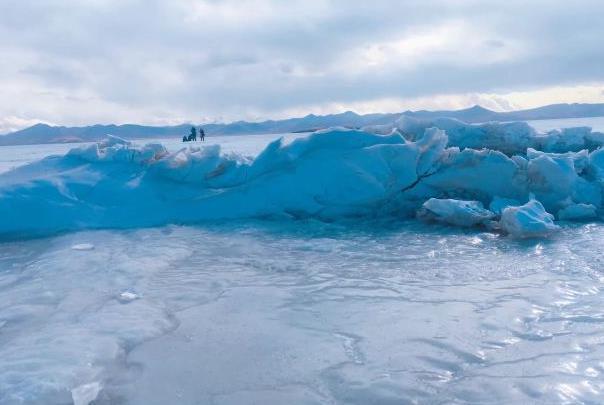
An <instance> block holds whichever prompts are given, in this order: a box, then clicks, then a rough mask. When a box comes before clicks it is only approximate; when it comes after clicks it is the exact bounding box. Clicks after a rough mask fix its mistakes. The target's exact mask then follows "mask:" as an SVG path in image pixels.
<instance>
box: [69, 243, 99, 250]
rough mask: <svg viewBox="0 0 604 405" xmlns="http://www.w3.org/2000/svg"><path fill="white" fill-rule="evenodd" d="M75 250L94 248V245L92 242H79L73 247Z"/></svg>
mask: <svg viewBox="0 0 604 405" xmlns="http://www.w3.org/2000/svg"><path fill="white" fill-rule="evenodd" d="M71 248H72V249H73V250H92V249H94V245H93V244H92V243H78V244H76V245H73V246H72V247H71Z"/></svg>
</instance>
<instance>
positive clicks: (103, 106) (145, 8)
mask: <svg viewBox="0 0 604 405" xmlns="http://www.w3.org/2000/svg"><path fill="white" fill-rule="evenodd" d="M579 3H580V4H578V3H577V4H576V3H573V4H572V5H571V4H569V3H568V2H565V1H562V0H560V1H552V0H547V1H546V0H536V1H533V2H530V3H527V2H526V1H520V0H508V1H503V0H501V1H499V0H496V1H492V2H484V1H478V0H468V1H464V2H458V1H452V0H431V1H424V0H408V1H405V2H392V1H389V0H374V1H372V2H366V1H360V0H358V1H344V0H313V1H307V0H304V1H303V0H292V1H288V2H283V1H277V0H254V1H252V0H223V1H219V0H205V1H204V0H174V1H161V0H119V1H118V0H86V1H80V2H71V1H67V0H47V1H44V2H0V56H1V57H2V60H3V61H9V63H0V117H5V118H4V120H7V119H8V118H6V117H17V118H18V119H21V120H24V121H22V122H29V121H30V120H40V121H47V122H56V123H61V124H68V125H72V124H89V123H94V122H141V123H150V122H154V123H162V122H176V121H178V120H191V121H201V120H215V119H220V120H231V119H250V118H271V117H283V116H285V115H288V114H292V113H293V112H299V113H300V114H306V113H308V112H314V113H327V112H337V111H339V110H342V109H355V110H358V111H359V112H369V111H381V110H388V109H389V108H393V109H394V108H396V110H404V109H407V108H418V107H421V108H450V107H465V106H467V105H469V104H472V103H476V102H480V103H482V104H484V105H485V106H487V107H492V108H499V109H508V108H511V107H516V106H520V107H521V106H529V105H530V106H532V105H534V104H546V103H550V102H562V101H582V100H589V101H591V102H598V101H604V95H603V94H602V86H601V83H604V71H603V70H602V69H601V66H602V65H604V54H603V53H602V52H601V38H602V37H604V26H603V25H602V24H601V23H600V22H599V16H601V15H602V13H603V12H604V3H602V2H601V1H599V0H598V1H595V0H594V1H591V0H583V1H581V2H579ZM552 89H561V90H559V91H557V90H552ZM11 128H12V126H11Z"/></svg>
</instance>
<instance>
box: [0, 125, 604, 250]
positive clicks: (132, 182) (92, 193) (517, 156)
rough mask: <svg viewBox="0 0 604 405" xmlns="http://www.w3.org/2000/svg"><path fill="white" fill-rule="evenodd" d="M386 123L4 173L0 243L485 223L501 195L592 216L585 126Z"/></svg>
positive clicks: (157, 148)
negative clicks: (94, 232) (441, 203)
mask: <svg viewBox="0 0 604 405" xmlns="http://www.w3.org/2000/svg"><path fill="white" fill-rule="evenodd" d="M370 129H371V130H373V131H375V132H380V131H381V132H387V131H386V129H384V128H370ZM387 129H389V130H390V131H391V133H390V134H389V135H379V134H376V133H370V132H367V131H368V130H369V129H367V130H365V131H362V130H349V129H343V128H332V129H329V130H324V131H319V132H316V133H314V134H311V135H309V136H307V137H305V138H300V139H296V140H295V141H293V142H292V143H290V144H284V142H283V141H282V140H281V139H279V140H276V141H274V142H271V143H270V144H268V145H267V146H266V148H265V149H264V150H263V151H262V152H261V153H260V154H259V155H258V156H256V157H255V158H249V157H246V156H242V155H239V154H235V153H222V152H221V150H220V147H219V146H218V145H213V146H209V147H205V148H197V147H185V148H182V149H180V150H178V151H175V152H169V151H168V150H167V149H166V148H165V147H164V146H162V145H161V144H147V145H144V146H139V145H136V144H132V143H130V142H127V141H124V140H121V139H119V138H115V137H110V138H108V139H107V140H105V141H103V142H100V143H97V144H92V145H89V146H85V147H79V148H74V149H72V150H70V151H69V152H68V153H67V154H65V155H64V156H55V157H48V158H46V159H42V160H40V161H37V162H34V163H32V164H30V165H27V166H22V167H19V168H17V169H15V170H12V171H10V172H7V173H3V174H0V211H1V212H9V213H10V215H4V216H2V217H0V238H5V239H6V238H14V237H19V236H37V235H44V234H51V233H54V232H58V231H67V230H69V231H73V230H81V229H91V228H136V227H146V226H157V225H164V224H168V223H179V224H187V223H197V222H202V221H217V220H227V219H249V218H294V219H301V218H315V219H319V220H326V221H333V220H340V219H345V218H359V217H365V218H375V217H399V218H407V217H414V216H416V214H417V212H418V210H423V212H425V211H426V209H427V207H426V206H425V205H424V204H425V203H426V202H427V201H430V199H432V198H434V199H441V200H458V201H459V202H458V203H455V202H449V203H447V204H449V205H450V208H451V207H457V208H460V207H462V206H463V205H464V204H465V203H463V201H474V202H475V203H474V204H476V206H478V204H481V205H482V206H483V207H489V206H491V205H493V207H494V208H493V209H492V210H491V211H492V212H493V213H494V216H493V217H492V219H493V220H494V221H499V219H500V218H499V216H500V215H502V213H503V211H504V208H505V204H504V205H501V201H508V202H509V201H517V202H518V203H517V204H520V203H525V202H527V201H528V200H529V197H530V196H531V195H533V196H534V199H535V200H536V201H538V202H539V203H540V204H541V205H542V206H543V208H544V210H545V212H547V213H560V215H562V216H563V217H564V219H565V220H573V219H585V218H587V216H586V215H587V214H586V213H585V212H583V213H582V214H581V215H579V214H578V213H577V209H578V208H576V207H582V209H583V211H585V206H589V207H590V208H589V209H590V212H589V217H590V218H593V217H595V216H598V215H599V211H600V210H601V208H602V204H603V201H602V191H603V190H602V188H603V184H604V183H603V182H602V180H603V179H604V177H603V173H604V170H603V169H604V163H603V162H604V158H603V157H602V150H601V149H594V148H596V147H598V146H599V145H600V144H599V143H598V142H599V139H601V138H602V137H601V136H600V135H601V134H598V133H594V132H592V131H591V130H590V129H589V128H574V129H572V128H571V129H565V130H561V131H553V132H552V131H550V132H551V133H547V134H540V133H537V132H536V131H535V130H534V129H532V128H531V127H530V126H528V125H527V124H526V123H488V124H480V125H469V124H465V123H462V122H460V121H457V120H452V119H447V118H442V119H437V120H434V121H429V122H428V121H421V120H416V119H411V118H408V117H405V118H403V119H401V120H399V121H397V122H396V123H395V124H393V125H392V126H391V127H389V128H387ZM550 138H551V139H550ZM579 147H585V148H586V149H581V150H578V149H579ZM539 148H540V149H544V150H539ZM554 151H555V152H554ZM430 204H432V203H429V204H428V205H430ZM422 207H423V208H422ZM572 207H575V208H572ZM465 209H466V211H467V209H468V207H466V208H465ZM489 215H490V214H489ZM436 217H440V218H441V219H443V218H444V217H442V216H439V215H436ZM447 217H448V218H449V219H448V220H445V222H448V223H450V224H453V225H464V226H465V225H467V224H469V223H471V222H472V221H473V220H470V219H469V218H466V219H465V220H462V219H459V218H457V217H456V216H455V215H453V216H447ZM489 219H491V218H489ZM476 224H484V221H477V222H476ZM500 228H501V229H504V230H506V229H516V228H514V227H511V226H501V227H500ZM552 229H553V228H552Z"/></svg>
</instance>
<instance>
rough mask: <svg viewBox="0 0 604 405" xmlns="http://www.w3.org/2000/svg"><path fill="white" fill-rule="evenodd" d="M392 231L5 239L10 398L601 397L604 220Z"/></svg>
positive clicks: (380, 226) (155, 232)
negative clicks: (518, 231)
mask: <svg viewBox="0 0 604 405" xmlns="http://www.w3.org/2000/svg"><path fill="white" fill-rule="evenodd" d="M383 222H384V223H381V222H379V221H375V220H372V221H368V222H366V223H364V224H361V223H360V222H358V221H355V224H353V225H351V224H346V225H345V224H342V223H339V222H338V223H332V224H327V223H322V222H318V221H312V220H309V221H297V222H286V223H284V222H271V221H257V222H252V223H249V224H242V223H239V224H234V223H231V224H225V225H221V226H217V225H214V226H204V227H188V226H186V227H182V226H167V227H162V228H149V229H138V230H122V231H116V230H103V231H86V232H77V233H70V234H64V235H61V236H55V237H52V238H44V239H31V240H26V241H18V242H16V241H15V242H5V243H2V244H0V268H1V269H2V270H1V271H0V325H1V326H0V403H1V404H3V405H15V404H19V405H22V404H45V405H48V404H50V405H55V404H70V403H75V404H89V403H91V402H90V401H93V400H94V402H92V404H94V405H105V404H107V405H109V404H129V405H130V404H131V405H138V404H141V405H143V404H144V405H156V404H157V405H160V404H161V405H163V404H184V405H189V404H199V403H202V404H205V403H208V404H217V405H222V404H244V405H245V404H258V403H262V404H269V403H270V404H272V403H296V404H383V403H459V404H461V403H472V404H476V403H497V404H503V403H519V404H520V403H531V404H551V403H599V402H600V401H601V397H602V395H603V393H604V382H603V381H604V380H603V379H602V376H603V375H604V374H603V373H604V344H603V343H604V337H603V334H602V322H603V321H604V316H603V314H604V304H603V303H604V288H603V287H604V273H603V272H602V268H603V267H602V258H601V255H600V251H601V247H602V240H604V226H602V225H600V224H581V225H577V226H569V225H567V224H566V225H564V228H563V229H562V230H561V231H560V232H558V233H557V235H556V236H555V237H553V238H551V239H548V240H545V241H534V240H522V241H518V240H515V239H510V238H505V237H500V236H498V234H495V233H490V232H481V231H479V230H470V229H467V230H466V229H461V230H460V229H457V228H451V227H446V226H440V225H423V224H422V223H420V222H418V221H410V222H409V221H408V222H395V223H391V221H383ZM84 241H85V242H86V243H90V244H93V245H94V246H95V249H93V250H73V249H72V248H71V247H72V246H73V245H75V244H78V243H83V242H84ZM124 293H126V294H124Z"/></svg>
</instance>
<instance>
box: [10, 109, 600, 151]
mask: <svg viewBox="0 0 604 405" xmlns="http://www.w3.org/2000/svg"><path fill="white" fill-rule="evenodd" d="M402 115H407V116H411V117H417V118H424V119H433V118H438V117H450V118H457V119H459V120H461V121H465V122H469V123H478V122H487V121H527V120H542V119H556V118H584V117H604V104H552V105H548V106H545V107H538V108H532V109H529V110H520V111H510V112H496V111H491V110H488V109H486V108H484V107H481V106H474V107H471V108H467V109H463V110H456V111H426V110H421V111H405V112H402V113H391V114H365V115H359V114H356V113H354V112H351V111H348V112H345V113H342V114H332V115H322V116H319V115H313V114H310V115H307V116H306V117H303V118H290V119H285V120H276V121H273V120H271V121H263V122H246V121H237V122H233V123H230V124H207V125H203V128H204V130H205V132H206V134H207V135H248V134H266V133H287V132H309V131H314V130H317V129H323V128H328V127H332V126H343V127H350V128H360V127H364V126H367V125H380V124H389V123H392V122H393V121H395V120H397V119H398V118H400V117H401V116H402ZM196 126H199V125H196ZM190 127H191V124H182V125H176V126H165V127H152V126H144V125H132V124H126V125H92V126H86V127H57V126H49V125H46V124H36V125H34V126H32V127H29V128H26V129H22V130H20V131H16V132H13V133H10V134H7V135H1V136H0V146H2V145H28V144H38V143H65V142H92V141H98V140H101V139H103V138H104V137H105V136H106V135H107V134H112V135H116V136H119V137H121V138H124V139H154V138H171V137H174V138H178V139H180V138H182V136H183V135H186V134H188V133H189V130H190Z"/></svg>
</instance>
